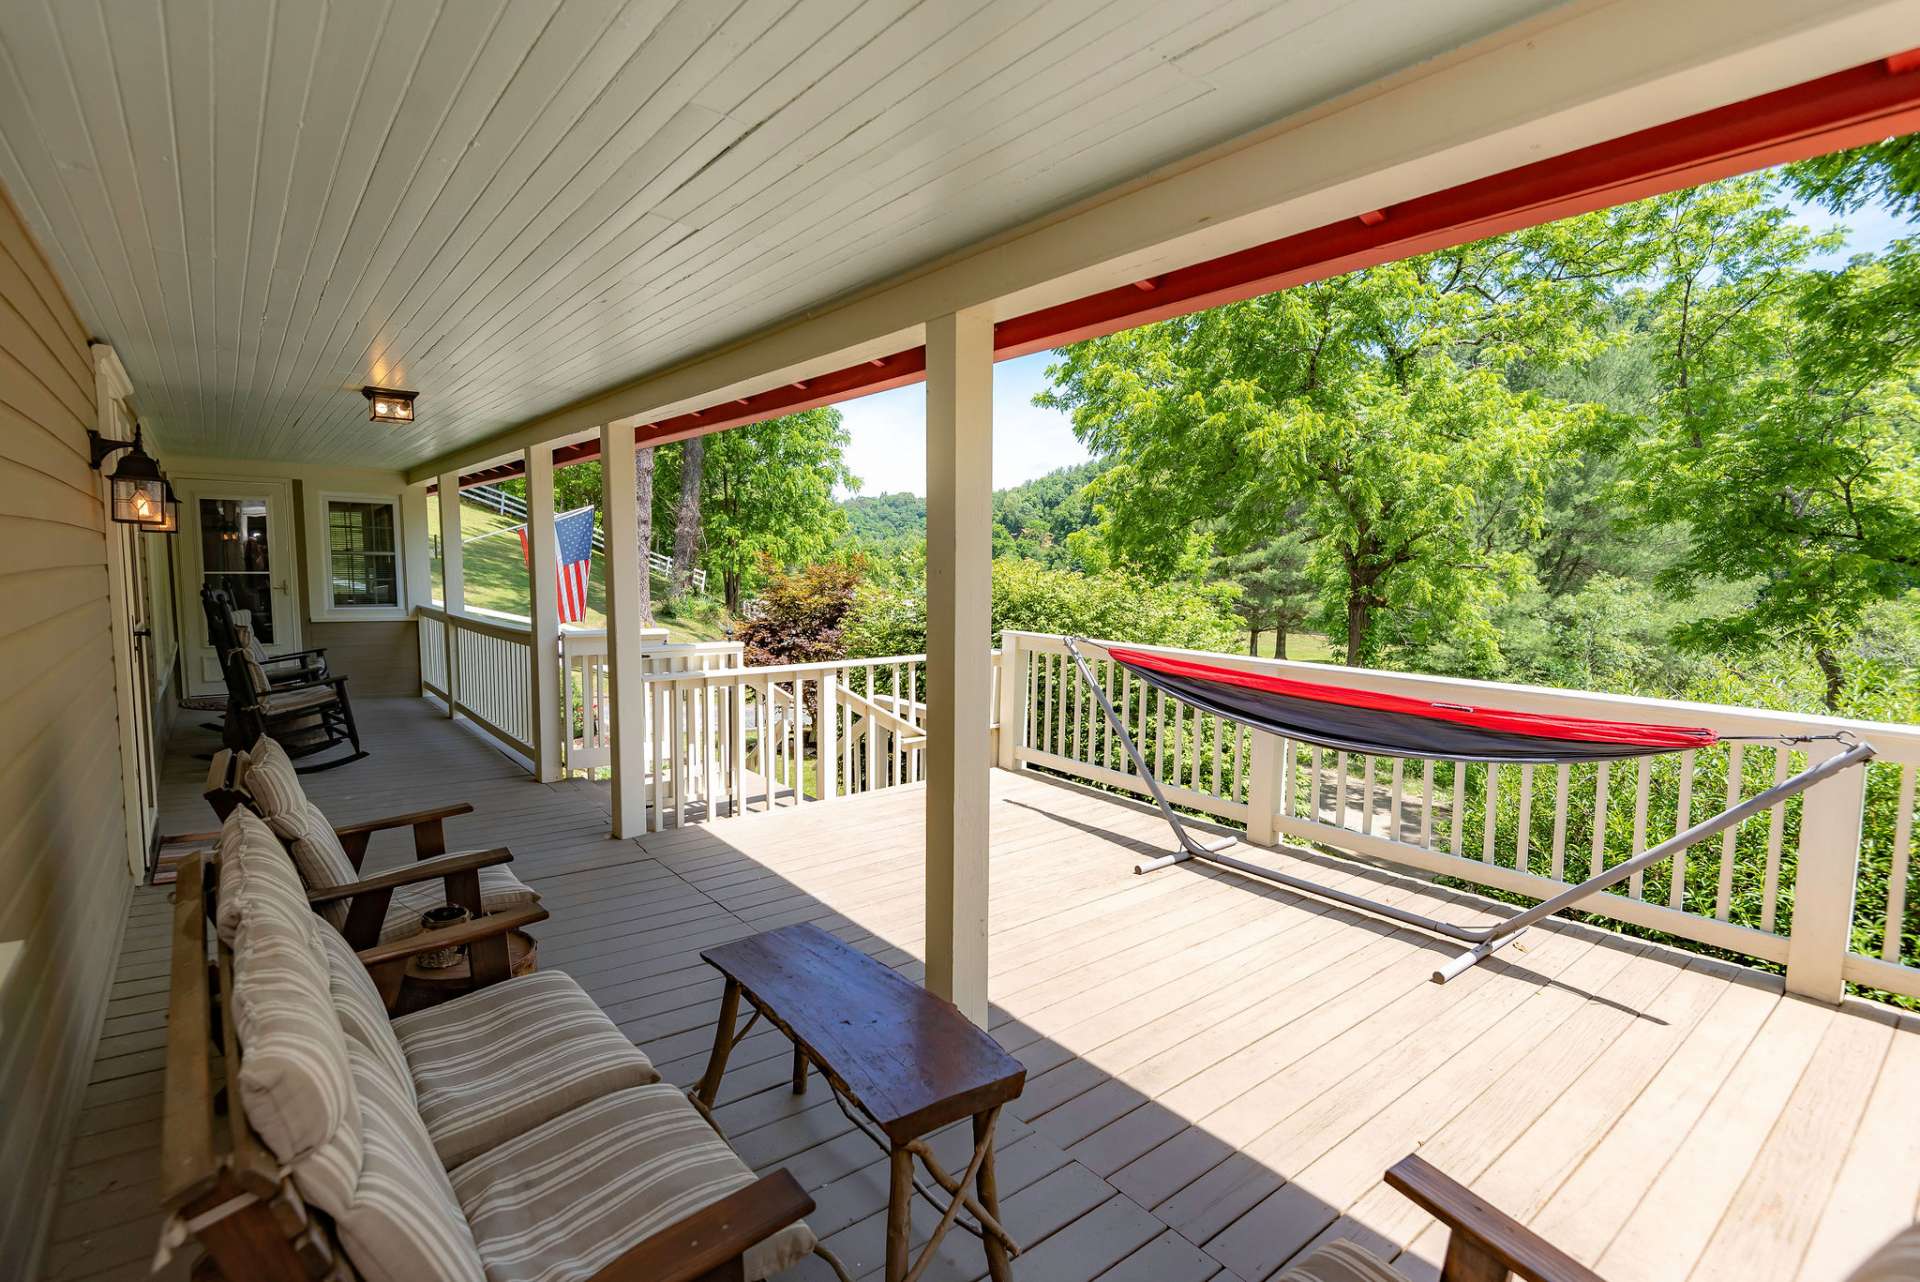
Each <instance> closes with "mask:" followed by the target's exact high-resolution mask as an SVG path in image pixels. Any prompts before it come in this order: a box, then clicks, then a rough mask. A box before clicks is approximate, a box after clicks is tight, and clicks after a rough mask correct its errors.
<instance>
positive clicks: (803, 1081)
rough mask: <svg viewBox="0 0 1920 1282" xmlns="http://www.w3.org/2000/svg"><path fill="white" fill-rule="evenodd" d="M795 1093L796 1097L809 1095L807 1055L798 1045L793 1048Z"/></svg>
mask: <svg viewBox="0 0 1920 1282" xmlns="http://www.w3.org/2000/svg"><path fill="white" fill-rule="evenodd" d="M793 1093H794V1094H795V1095H805V1094H806V1093H807V1053H806V1052H805V1051H803V1050H801V1049H800V1047H799V1046H798V1045H795V1046H794V1048H793Z"/></svg>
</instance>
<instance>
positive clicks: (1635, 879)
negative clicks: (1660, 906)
mask: <svg viewBox="0 0 1920 1282" xmlns="http://www.w3.org/2000/svg"><path fill="white" fill-rule="evenodd" d="M1652 791H1653V758H1652V757H1642V758H1640V763H1639V769H1638V771H1637V772H1636V774H1635V779H1634V785H1633V853H1634V854H1635V855H1638V854H1640V853H1641V852H1643V851H1644V850H1646V848H1647V802H1648V800H1649V799H1650V794H1651V793H1652ZM1646 881H1647V878H1646V874H1645V873H1642V872H1636V873H1634V874H1633V875H1632V876H1631V877H1629V878H1627V893H1628V894H1629V895H1631V896H1633V897H1634V898H1635V899H1644V898H1645V897H1646V896H1645V894H1644V893H1643V892H1644V891H1645V890H1646Z"/></svg>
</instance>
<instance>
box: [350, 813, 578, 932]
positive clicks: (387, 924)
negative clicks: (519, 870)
mask: <svg viewBox="0 0 1920 1282" xmlns="http://www.w3.org/2000/svg"><path fill="white" fill-rule="evenodd" d="M329 831H331V829H329ZM479 871H480V909H481V911H482V912H489V913H504V912H512V911H513V910H514V909H517V908H531V907H533V906H534V905H535V904H537V903H539V902H540V896H539V895H537V894H535V893H534V892H533V890H532V889H531V888H530V887H528V885H527V884H526V883H525V882H523V881H521V880H520V879H519V878H518V877H516V876H514V875H513V870H512V869H511V868H508V867H506V866H505V865H503V864H495V865H493V866H492V867H491V868H482V869H480V870H479ZM446 902H447V883H446V881H445V880H443V879H442V878H439V877H435V878H433V879H432V880H430V881H416V882H414V883H413V884H412V885H410V886H396V887H395V888H394V891H393V898H392V899H391V900H390V901H389V902H388V904H387V917H386V920H385V921H383V922H381V923H380V942H381V943H383V944H384V943H389V942H391V941H393V940H396V939H406V938H407V937H408V936H411V935H417V934H419V933H420V929H421V927H420V914H422V913H424V912H426V911H427V909H429V908H438V907H441V906H442V905H443V904H445V903H446ZM341 920H342V921H343V922H344V921H345V918H344V917H342V919H341Z"/></svg>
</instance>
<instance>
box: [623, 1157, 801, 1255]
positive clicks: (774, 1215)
mask: <svg viewBox="0 0 1920 1282" xmlns="http://www.w3.org/2000/svg"><path fill="white" fill-rule="evenodd" d="M812 1210H813V1199H812V1198H810V1197H808V1196H807V1193H806V1190H805V1189H802V1188H801V1187H800V1182H799V1181H798V1180H796V1179H794V1178H793V1175H792V1174H791V1173H790V1172H788V1170H787V1169H786V1168H785V1167H781V1168H780V1169H779V1170H777V1171H775V1172H773V1173H772V1174H771V1175H763V1176H761V1177H760V1178H759V1179H757V1180H755V1181H754V1182H753V1183H751V1184H749V1185H747V1186H746V1187H745V1188H743V1189H738V1190H736V1191H735V1192H732V1193H729V1194H728V1195H727V1196H725V1197H723V1198H721V1199H720V1200H719V1201H718V1202H713V1203H710V1204H709V1205H707V1206H703V1207H701V1208H700V1209H699V1210H697V1211H695V1212H693V1213H692V1214H691V1215H688V1216H684V1217H683V1218H681V1219H678V1220H676V1221H674V1222H673V1223H672V1224H669V1225H667V1227H666V1228H664V1229H661V1230H660V1231H659V1232H657V1233H654V1234H653V1235H651V1236H649V1237H647V1238H645V1239H643V1240H642V1241H639V1242H636V1243H635V1244H634V1245H633V1246H631V1247H628V1248H627V1250H626V1251H625V1252H624V1253H623V1254H621V1255H620V1256H619V1257H618V1258H617V1259H615V1260H613V1261H612V1262H611V1263H609V1264H608V1265H607V1266H606V1267H605V1268H603V1269H601V1270H600V1271H599V1272H598V1273H596V1274H594V1275H593V1279H592V1282H696V1280H697V1279H700V1278H705V1277H708V1276H709V1275H715V1271H716V1270H718V1269H719V1268H721V1267H722V1266H723V1265H725V1264H727V1263H729V1262H731V1261H733V1260H737V1259H739V1258H740V1257H741V1256H742V1255H744V1254H745V1253H746V1252H747V1251H748V1250H750V1249H752V1248H753V1247H755V1246H757V1245H759V1244H760V1243H761V1242H764V1241H766V1240H767V1239H768V1238H770V1237H772V1236H773V1235H774V1234H775V1233H778V1232H779V1231H780V1230H781V1229H784V1228H786V1227H787V1226H788V1225H789V1224H792V1223H794V1222H795V1221H796V1220H799V1219H800V1218H801V1217H802V1216H805V1215H806V1214H807V1213H808V1212H810V1211H812ZM718 1276H725V1275H718Z"/></svg>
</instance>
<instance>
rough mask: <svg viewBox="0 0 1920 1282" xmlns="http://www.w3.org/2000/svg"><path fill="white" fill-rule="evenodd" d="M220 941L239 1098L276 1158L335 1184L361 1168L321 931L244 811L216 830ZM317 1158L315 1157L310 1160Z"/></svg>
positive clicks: (295, 883) (274, 845) (274, 849)
mask: <svg viewBox="0 0 1920 1282" xmlns="http://www.w3.org/2000/svg"><path fill="white" fill-rule="evenodd" d="M216 924H217V925H218V928H219V931H220V937H221V939H222V940H223V941H225V942H226V943H227V944H228V946H230V947H231V948H232V949H233V981H234V982H233V995H232V1007H233V1016H234V1027H235V1032H236V1034H237V1035H238V1037H239V1041H240V1050H241V1055H240V1072H239V1075H238V1077H239V1088H240V1098H241V1100H242V1101H243V1102H244V1103H245V1105H246V1109H247V1114H248V1116H249V1118H250V1119H251V1120H252V1122H253V1126H254V1129H255V1130H257V1131H258V1132H259V1133H260V1137H261V1139H262V1140H264V1141H265V1142H266V1145H267V1147H268V1148H270V1149H272V1150H273V1153H274V1156H275V1157H277V1158H279V1159H280V1160H281V1161H282V1162H285V1163H288V1164H290V1165H293V1166H294V1167H295V1169H296V1170H297V1169H299V1167H300V1166H301V1165H302V1163H304V1162H305V1161H307V1160H308V1159H310V1158H314V1159H315V1160H317V1161H319V1162H320V1163H321V1164H322V1165H323V1166H325V1167H326V1168H327V1171H328V1172H329V1174H328V1175H327V1176H326V1178H329V1179H331V1180H333V1181H335V1182H336V1183H337V1182H339V1181H342V1180H346V1181H350V1180H351V1179H352V1178H353V1175H354V1173H355V1171H357V1169H358V1165H359V1151H360V1141H359V1135H358V1132H357V1130H356V1129H355V1126H354V1119H355V1110H356V1107H357V1105H356V1103H355V1098H354V1091H353V1082H352V1075H351V1073H350V1071H349V1069H348V1064H347V1039H346V1035H345V1034H344V1032H343V1031H342V1030H341V1026H340V1021H339V1020H338V1019H337V1018H336V1017H335V1015H334V1009H333V999H332V995H331V991H330V981H329V976H328V969H327V958H326V952H325V945H324V943H323V942H322V939H321V936H320V934H319V932H320V931H321V930H323V929H325V927H323V926H322V925H321V924H320V921H319V919H318V918H316V917H315V916H314V915H313V913H312V911H311V910H309V909H308V908H307V904H306V891H305V890H304V889H303V888H302V887H301V885H300V882H299V879H298V878H297V877H296V876H295V875H294V872H293V868H292V866H291V865H290V864H289V863H288V862H287V857H286V854H285V853H284V852H283V851H282V850H281V849H280V843H279V842H278V841H277V840H275V839H274V836H273V834H272V833H271V832H269V831H268V830H267V827H266V825H265V824H263V823H261V821H260V820H259V819H258V818H257V817H255V816H254V815H253V814H252V813H250V812H249V811H246V810H244V809H242V810H236V811H234V812H233V814H232V815H230V816H229V817H228V818H227V822H226V824H225V825H224V826H223V827H222V829H221V832H220V892H219V912H218V915H217V923H216ZM316 1155H318V1156H317V1157H316Z"/></svg>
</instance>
